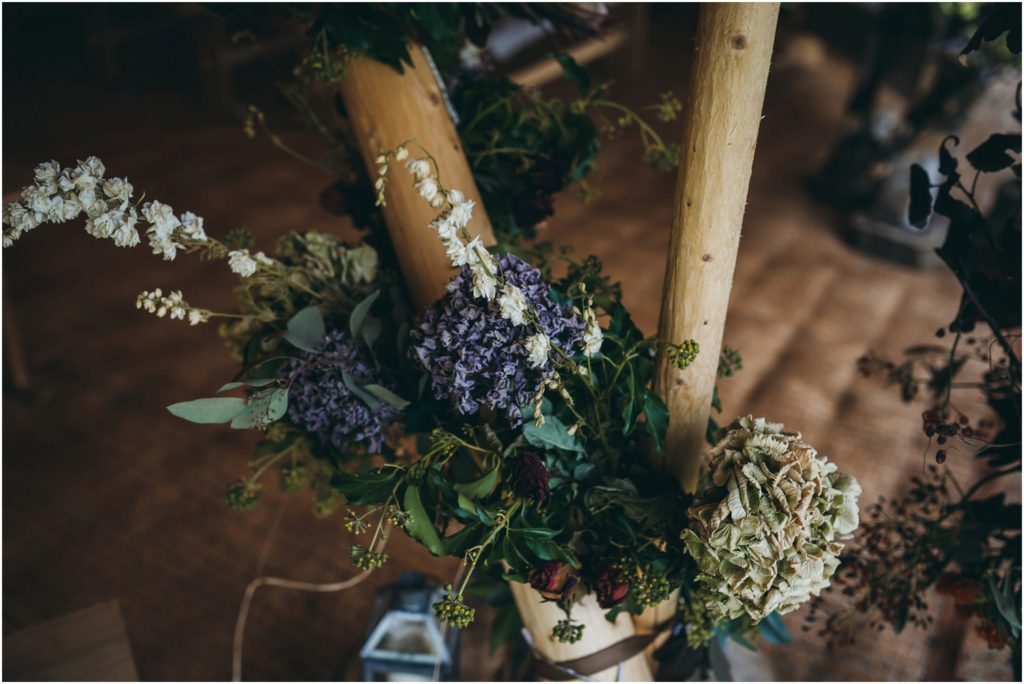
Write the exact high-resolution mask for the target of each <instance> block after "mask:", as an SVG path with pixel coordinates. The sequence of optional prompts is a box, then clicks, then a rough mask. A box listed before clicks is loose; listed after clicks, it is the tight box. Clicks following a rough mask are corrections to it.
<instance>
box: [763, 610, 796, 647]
mask: <svg viewBox="0 0 1024 684" xmlns="http://www.w3.org/2000/svg"><path fill="white" fill-rule="evenodd" d="M757 628H758V630H759V631H760V632H761V636H762V637H763V638H764V640H765V641H767V642H768V643H770V644H788V643H790V642H792V641H793V637H792V636H791V635H790V633H789V629H787V628H786V624H785V623H784V622H783V621H782V617H781V616H780V615H779V614H778V613H776V612H772V613H769V614H768V616H767V617H765V618H764V619H763V620H761V622H759V623H758V624H757Z"/></svg>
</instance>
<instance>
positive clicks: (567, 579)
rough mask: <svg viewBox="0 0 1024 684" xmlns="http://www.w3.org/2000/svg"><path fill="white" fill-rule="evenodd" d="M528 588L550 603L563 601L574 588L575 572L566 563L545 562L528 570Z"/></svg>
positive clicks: (575, 581)
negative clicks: (534, 590) (531, 588)
mask: <svg viewBox="0 0 1024 684" xmlns="http://www.w3.org/2000/svg"><path fill="white" fill-rule="evenodd" d="M528 578H529V581H530V586H531V587H533V588H534V589H536V590H537V591H538V592H539V593H540V595H541V596H543V597H544V598H546V599H548V600H550V601H565V600H567V599H568V598H569V596H570V595H571V594H572V590H573V589H575V588H576V584H577V581H578V580H577V579H576V571H575V570H573V568H572V566H571V565H569V564H568V563H562V562H560V561H546V562H544V563H542V564H541V565H539V566H537V567H536V568H534V569H533V570H530V574H529V576H528Z"/></svg>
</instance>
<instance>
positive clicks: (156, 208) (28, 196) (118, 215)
mask: <svg viewBox="0 0 1024 684" xmlns="http://www.w3.org/2000/svg"><path fill="white" fill-rule="evenodd" d="M106 171H107V169H106V167H105V166H104V164H103V162H102V161H101V160H100V159H99V158H97V157H89V158H87V159H86V160H85V161H79V162H78V164H77V165H76V166H75V167H74V168H64V169H62V168H61V166H60V164H59V163H58V162H56V161H49V162H44V163H42V164H40V165H39V166H37V167H36V170H35V180H36V183H35V184H34V185H30V186H29V187H27V188H25V189H24V190H23V191H22V193H21V201H20V202H14V203H12V204H10V205H8V207H7V209H6V210H5V211H4V216H3V222H4V224H5V227H4V231H3V236H4V247H10V246H11V245H12V244H14V241H15V240H17V239H18V238H20V237H21V236H22V235H23V234H24V233H26V232H28V231H30V230H32V229H33V228H36V227H37V226H39V225H41V224H43V223H63V222H65V221H70V220H72V219H75V218H77V217H78V216H79V215H80V214H81V213H82V212H83V211H84V212H85V215H86V217H87V220H86V222H85V231H86V232H87V233H88V234H89V235H92V236H93V237H97V238H106V239H110V240H113V242H114V244H115V245H117V246H118V247H134V246H136V245H138V244H139V242H140V238H139V230H138V229H137V228H136V225H137V224H138V223H139V210H137V209H136V207H135V206H133V205H132V195H133V193H134V191H135V189H134V188H133V187H132V184H131V183H129V182H128V181H127V180H126V179H124V178H105V177H104V175H105V174H106ZM141 211H142V218H143V220H144V221H146V222H147V223H150V224H152V225H151V226H150V227H149V228H148V229H147V230H146V233H147V235H148V236H149V240H150V246H151V247H152V248H153V252H154V253H155V254H160V255H162V256H163V257H164V259H167V260H172V259H174V257H175V256H176V254H177V250H178V249H179V248H181V247H182V246H183V245H182V244H181V241H182V240H191V241H192V242H205V241H206V240H207V237H206V233H205V232H204V231H203V220H202V219H201V218H200V217H198V216H196V215H195V214H192V213H186V214H183V215H182V220H179V219H178V218H177V217H175V216H174V212H173V211H172V210H171V208H170V207H169V206H167V205H165V204H162V203H160V202H148V203H146V204H145V205H144V206H143V207H142V209H141Z"/></svg>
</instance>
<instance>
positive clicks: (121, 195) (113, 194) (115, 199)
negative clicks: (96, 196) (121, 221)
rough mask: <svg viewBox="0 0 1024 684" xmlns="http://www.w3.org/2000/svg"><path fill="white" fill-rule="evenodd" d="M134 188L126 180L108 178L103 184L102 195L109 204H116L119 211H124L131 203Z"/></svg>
mask: <svg viewBox="0 0 1024 684" xmlns="http://www.w3.org/2000/svg"><path fill="white" fill-rule="evenodd" d="M134 192H135V188H133V187H132V184H131V183H129V182H128V180H127V179H126V178H108V179H107V180H105V181H104V182H103V194H104V195H106V196H107V200H108V201H109V202H110V203H111V204H116V205H117V206H118V208H119V209H125V208H126V207H127V206H128V203H129V202H131V199H132V194H134Z"/></svg>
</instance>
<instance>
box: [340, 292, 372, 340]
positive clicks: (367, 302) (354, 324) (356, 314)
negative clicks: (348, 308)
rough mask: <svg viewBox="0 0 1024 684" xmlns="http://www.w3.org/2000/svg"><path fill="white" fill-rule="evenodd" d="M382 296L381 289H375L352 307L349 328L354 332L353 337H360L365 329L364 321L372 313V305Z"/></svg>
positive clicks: (356, 338) (355, 338)
mask: <svg viewBox="0 0 1024 684" xmlns="http://www.w3.org/2000/svg"><path fill="white" fill-rule="evenodd" d="M379 296H380V290H374V291H373V292H371V293H370V294H369V295H367V297H366V298H365V299H364V300H363V301H361V302H359V303H358V304H356V307H355V308H354V309H352V315H351V316H349V319H348V330H349V332H350V333H352V339H354V340H358V339H359V338H360V334H359V333H360V331H361V330H362V329H363V323H364V322H365V321H366V316H367V315H368V314H369V313H370V307H371V306H373V303H374V302H375V301H377V297H379Z"/></svg>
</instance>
